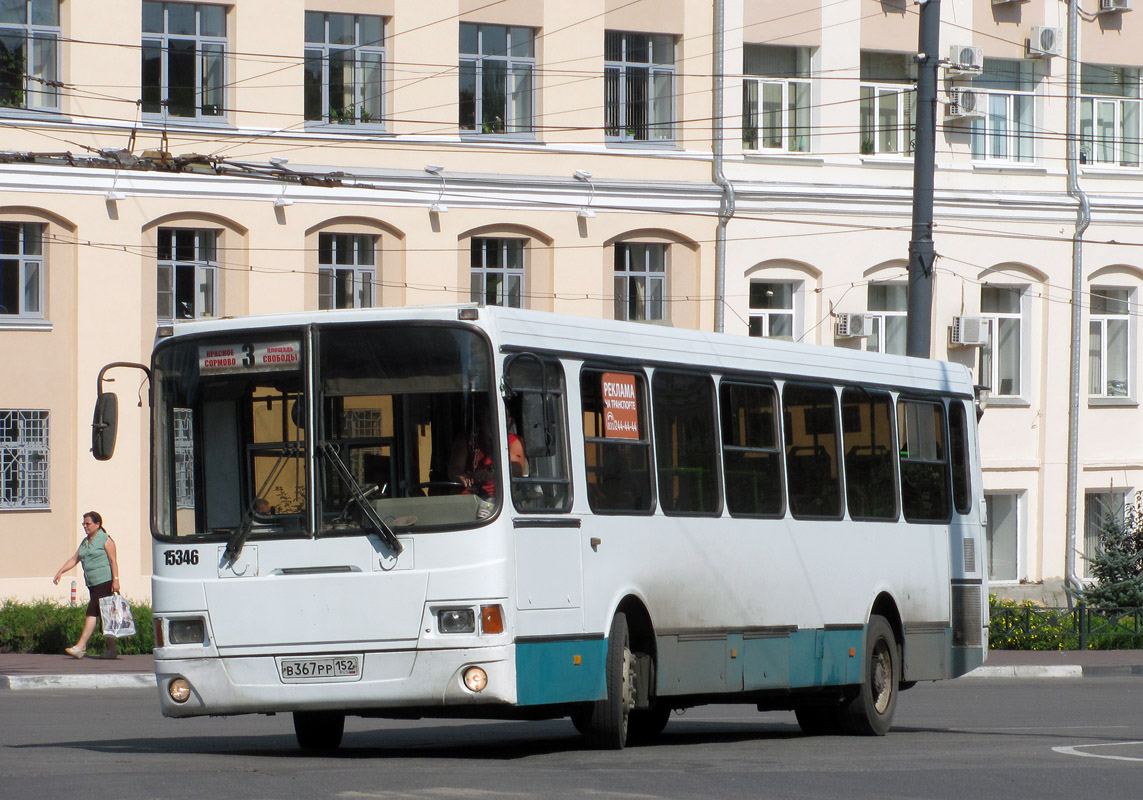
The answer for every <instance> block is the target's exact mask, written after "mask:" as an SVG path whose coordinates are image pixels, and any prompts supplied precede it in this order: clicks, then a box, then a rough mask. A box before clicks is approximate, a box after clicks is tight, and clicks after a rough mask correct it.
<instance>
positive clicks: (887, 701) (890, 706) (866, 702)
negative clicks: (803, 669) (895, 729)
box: [841, 614, 901, 736]
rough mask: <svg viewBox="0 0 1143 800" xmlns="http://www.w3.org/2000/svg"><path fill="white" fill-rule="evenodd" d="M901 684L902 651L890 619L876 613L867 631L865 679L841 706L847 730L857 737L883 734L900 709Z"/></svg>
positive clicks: (871, 618)
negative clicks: (898, 695) (898, 705)
mask: <svg viewBox="0 0 1143 800" xmlns="http://www.w3.org/2000/svg"><path fill="white" fill-rule="evenodd" d="M900 684H901V651H900V649H899V648H898V647H897V637H896V636H895V635H894V634H893V628H892V626H890V625H889V621H888V620H886V619H885V618H884V617H880V616H877V615H876V614H875V615H873V616H871V617H870V618H869V629H868V630H867V631H866V634H865V680H864V681H862V683H861V688H860V689H859V690H858V692H857V694H856V695H855V696H854V697H852V698H851V699H849V700H848V701H846V703H845V704H844V705H843V706H842V709H841V721H842V724H843V726H844V727H845V729H846V731H847V732H848V733H851V734H855V735H857V736H884V735H885V734H887V733H888V732H889V728H890V726H891V725H892V724H893V713H894V712H895V711H896V710H897V690H898V687H899V686H900Z"/></svg>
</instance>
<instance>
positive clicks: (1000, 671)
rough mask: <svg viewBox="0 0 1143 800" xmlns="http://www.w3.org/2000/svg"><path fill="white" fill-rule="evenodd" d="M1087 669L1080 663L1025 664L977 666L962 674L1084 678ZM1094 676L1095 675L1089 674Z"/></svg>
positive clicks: (1006, 676) (977, 676) (1002, 676)
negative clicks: (1056, 664) (1057, 664)
mask: <svg viewBox="0 0 1143 800" xmlns="http://www.w3.org/2000/svg"><path fill="white" fill-rule="evenodd" d="M1085 676H1087V670H1085V669H1084V668H1083V667H1081V666H1079V665H1078V664H1067V665H1063V664H1061V665H1059V666H1051V667H1049V666H1035V665H1025V666H1020V667H1015V666H1013V667H977V668H976V669H974V670H973V671H972V672H969V673H967V674H965V675H961V676H960V679H961V680H963V679H964V678H1083V677H1085ZM1088 677H1094V676H1088Z"/></svg>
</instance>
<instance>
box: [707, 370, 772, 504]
mask: <svg viewBox="0 0 1143 800" xmlns="http://www.w3.org/2000/svg"><path fill="white" fill-rule="evenodd" d="M719 401H720V406H721V412H722V464H723V474H724V475H725V480H726V506H727V508H728V509H729V510H730V513H731V514H732V515H735V516H738V515H742V516H757V517H780V516H782V514H783V513H784V512H785V508H786V504H785V492H784V490H783V485H782V454H781V450H780V449H779V447H778V393H777V392H776V391H775V390H774V387H773V386H763V385H754V384H744V383H731V382H729V381H723V382H722V385H721V386H720V387H719Z"/></svg>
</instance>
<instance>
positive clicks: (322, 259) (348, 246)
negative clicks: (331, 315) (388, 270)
mask: <svg viewBox="0 0 1143 800" xmlns="http://www.w3.org/2000/svg"><path fill="white" fill-rule="evenodd" d="M375 248H376V237H374V236H372V235H370V234H367V233H319V234H318V308H320V309H327V308H370V307H372V306H373V304H374V301H373V298H374V291H373V287H374V286H375V285H376V282H377V272H376V269H377V267H376V253H375V252H374V251H375Z"/></svg>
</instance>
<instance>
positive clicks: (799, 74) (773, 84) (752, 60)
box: [742, 44, 810, 153]
mask: <svg viewBox="0 0 1143 800" xmlns="http://www.w3.org/2000/svg"><path fill="white" fill-rule="evenodd" d="M742 72H743V79H742V147H743V148H744V149H747V150H764V151H773V152H790V153H808V152H809V150H810V81H809V77H810V52H809V50H807V49H806V48H804V47H778V46H775V45H765V44H746V45H743V67H742Z"/></svg>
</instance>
